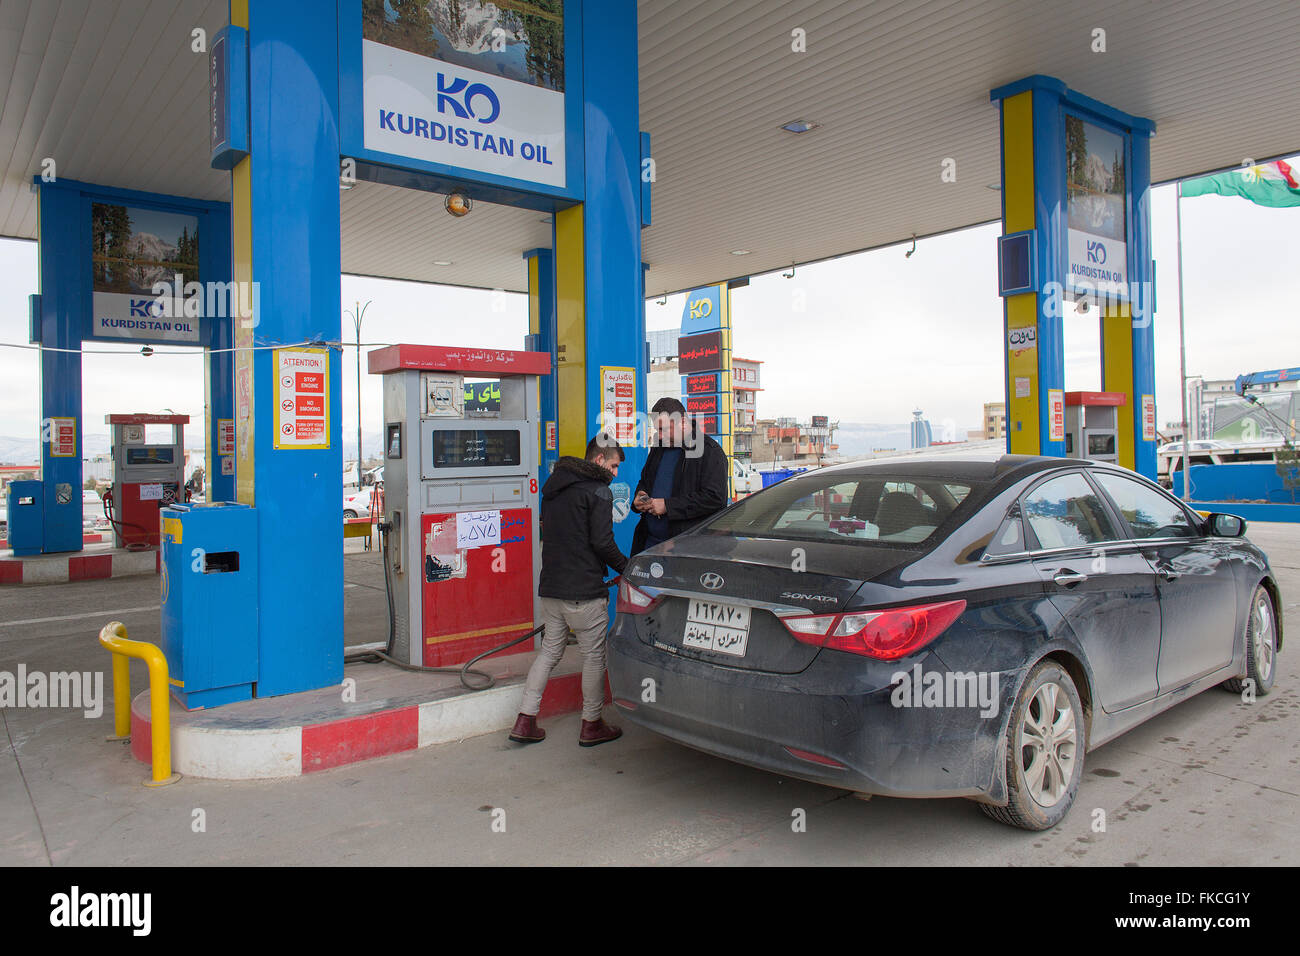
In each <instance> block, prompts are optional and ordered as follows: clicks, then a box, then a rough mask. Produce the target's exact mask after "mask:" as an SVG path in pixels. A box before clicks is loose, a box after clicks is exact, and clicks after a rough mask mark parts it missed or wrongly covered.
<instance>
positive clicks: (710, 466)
mask: <svg viewBox="0 0 1300 956" xmlns="http://www.w3.org/2000/svg"><path fill="white" fill-rule="evenodd" d="M650 411H651V413H652V414H653V415H655V416H656V420H655V425H656V427H657V428H658V430H659V443H658V444H657V445H656V446H655V447H654V448H651V449H650V454H649V455H648V456H647V457H646V463H645V467H644V468H643V469H641V481H640V482H639V483H638V484H637V486H636V497H635V498H634V499H633V501H632V507H633V508H635V509H636V510H637V511H639V512H641V521H640V522H639V523H638V524H637V526H636V531H635V532H634V533H633V535H632V553H633V554H639V553H641V552H642V551H644V550H645V549H646V548H649V547H653V546H654V545H656V544H661V543H663V542H664V541H667V540H668V539H669V538H672V537H675V536H676V535H679V534H681V533H682V532H683V531H685V530H686V529H687V528H689V527H691V526H692V525H694V524H697V523H699V522H700V521H702V520H703V519H705V518H707V517H709V515H712V514H716V513H717V512H719V511H721V510H722V509H723V508H725V507H726V506H727V455H726V452H724V451H723V450H722V446H721V445H719V444H718V443H717V442H716V441H714V440H713V439H712V438H710V437H709V436H708V435H706V434H704V432H703V431H701V430H700V428H699V426H698V424H697V423H696V422H695V421H694V420H693V419H689V418H687V417H686V408H685V407H684V406H683V405H682V403H681V402H679V401H678V400H677V399H675V398H661V399H659V401H657V402H655V404H654V408H652V409H651V410H650Z"/></svg>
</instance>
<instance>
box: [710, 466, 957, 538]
mask: <svg viewBox="0 0 1300 956" xmlns="http://www.w3.org/2000/svg"><path fill="white" fill-rule="evenodd" d="M976 485H977V483H974V482H969V481H961V480H957V479H953V478H931V477H924V478H922V477H914V476H908V475H890V474H879V473H871V474H857V475H852V474H845V473H843V472H839V473H832V474H826V475H818V474H817V473H816V472H814V473H813V474H810V475H805V476H803V477H800V478H789V479H786V480H785V481H782V482H780V483H778V484H775V485H772V486H771V487H770V488H766V489H764V490H763V491H761V492H759V493H758V494H754V495H750V496H749V497H748V498H745V499H743V500H742V501H741V502H740V503H739V504H737V505H735V506H734V507H732V508H729V509H728V510H727V511H725V512H723V513H722V514H720V515H718V516H717V517H716V518H714V519H712V520H711V521H708V522H706V523H705V524H704V525H702V526H701V527H700V529H699V531H700V532H701V533H703V534H727V535H734V536H738V537H766V538H785V539H789V540H792V541H839V542H848V543H856V544H864V545H883V546H894V547H915V546H916V545H919V544H927V545H929V544H933V543H935V542H936V541H938V540H939V539H941V538H942V537H943V535H944V534H946V533H947V531H948V529H949V528H950V527H952V526H953V525H955V524H956V520H957V519H955V518H954V516H955V515H956V514H957V512H958V511H960V510H962V505H963V503H964V502H967V501H972V500H974V499H975V498H978V497H979V495H972V494H971V492H972V490H974V489H975V488H976Z"/></svg>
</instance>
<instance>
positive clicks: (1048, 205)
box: [1033, 89, 1066, 457]
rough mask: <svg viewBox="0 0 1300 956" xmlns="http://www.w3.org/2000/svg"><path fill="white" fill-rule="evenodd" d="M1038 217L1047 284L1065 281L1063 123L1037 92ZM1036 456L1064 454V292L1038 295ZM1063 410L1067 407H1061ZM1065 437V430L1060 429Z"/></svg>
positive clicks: (1040, 256)
mask: <svg viewBox="0 0 1300 956" xmlns="http://www.w3.org/2000/svg"><path fill="white" fill-rule="evenodd" d="M1033 105H1034V120H1033V123H1034V126H1033V128H1034V142H1033V151H1034V221H1035V222H1036V223H1037V224H1038V228H1037V230H1036V234H1037V240H1038V250H1037V254H1038V262H1039V268H1040V269H1042V270H1043V272H1042V281H1043V283H1044V284H1045V285H1048V286H1050V284H1051V283H1060V284H1062V285H1063V284H1064V283H1065V258H1066V256H1065V231H1064V229H1063V227H1062V223H1063V222H1064V220H1063V218H1062V217H1063V216H1064V215H1065V126H1064V123H1063V117H1062V115H1061V107H1060V104H1059V102H1058V100H1056V99H1054V98H1052V97H1051V96H1049V95H1048V91H1047V90H1043V89H1035V90H1034V104H1033ZM1037 298H1038V381H1037V399H1038V447H1039V451H1038V454H1040V455H1053V456H1056V457H1064V456H1065V438H1064V437H1061V438H1060V439H1059V440H1057V441H1053V440H1052V408H1051V407H1050V406H1051V400H1052V397H1053V394H1054V393H1063V392H1064V389H1065V328H1064V324H1063V315H1062V308H1061V306H1062V298H1061V296H1060V295H1052V294H1050V293H1049V294H1047V295H1039V296H1038V297H1037ZM1061 414H1062V415H1063V414H1064V405H1062V406H1061ZM1062 436H1063V432H1062Z"/></svg>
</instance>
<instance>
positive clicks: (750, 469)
mask: <svg viewBox="0 0 1300 956" xmlns="http://www.w3.org/2000/svg"><path fill="white" fill-rule="evenodd" d="M731 479H732V480H731V490H732V491H733V492H734V493H735V494H736V496H737V497H741V496H744V495H751V494H753V493H754V492H756V491H762V490H763V476H762V475H760V474H759V472H758V469H757V468H755V467H754V466H753V465H751V464H750V463H749V462H747V461H741V460H740V459H739V458H733V459H732V460H731Z"/></svg>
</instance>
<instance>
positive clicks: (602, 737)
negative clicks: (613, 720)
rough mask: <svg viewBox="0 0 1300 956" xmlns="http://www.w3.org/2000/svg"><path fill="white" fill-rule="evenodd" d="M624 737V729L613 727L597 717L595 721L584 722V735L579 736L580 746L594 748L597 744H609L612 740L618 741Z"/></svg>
mask: <svg viewBox="0 0 1300 956" xmlns="http://www.w3.org/2000/svg"><path fill="white" fill-rule="evenodd" d="M622 736H623V731H622V728H619V727H612V726H610V725H609V724H607V723H605V720H604V718H602V717H597V718H596V719H595V720H584V721H583V722H582V733H581V734H579V735H578V746H579V747H594V746H596V745H597V744H607V743H609V742H610V741H611V740H618V738H619V737H622Z"/></svg>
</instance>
